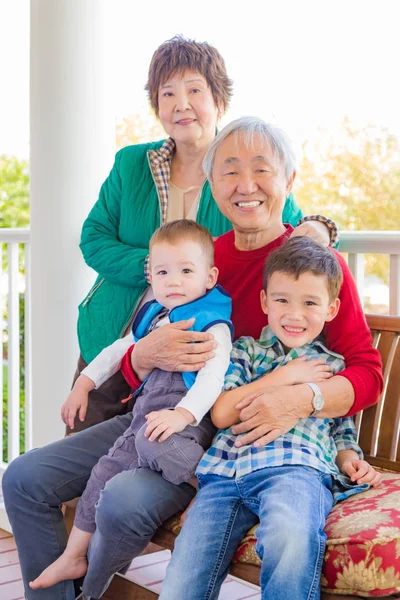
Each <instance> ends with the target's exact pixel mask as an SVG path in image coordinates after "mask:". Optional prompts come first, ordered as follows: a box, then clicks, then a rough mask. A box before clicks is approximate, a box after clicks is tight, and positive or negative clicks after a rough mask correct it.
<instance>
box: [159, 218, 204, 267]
mask: <svg viewBox="0 0 400 600" xmlns="http://www.w3.org/2000/svg"><path fill="white" fill-rule="evenodd" d="M183 240H190V241H193V242H197V243H198V244H199V245H200V246H201V248H202V249H203V252H204V254H205V256H206V257H207V259H208V260H209V264H210V267H212V266H214V242H213V239H212V235H211V233H210V232H209V231H208V229H206V228H205V227H203V225H199V223H196V221H192V220H190V219H178V220H176V221H170V222H169V223H165V225H162V226H161V227H159V228H158V229H156V230H155V232H154V233H153V235H152V236H151V239H150V256H151V251H152V249H153V248H154V246H155V245H156V244H162V243H163V242H167V243H168V244H178V243H179V242H182V241H183Z"/></svg>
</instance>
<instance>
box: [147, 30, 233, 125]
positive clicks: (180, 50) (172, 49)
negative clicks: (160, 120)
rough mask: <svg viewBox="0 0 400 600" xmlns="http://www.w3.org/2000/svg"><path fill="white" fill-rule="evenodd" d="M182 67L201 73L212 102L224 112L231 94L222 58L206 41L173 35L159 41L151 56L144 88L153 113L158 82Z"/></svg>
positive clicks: (155, 105)
mask: <svg viewBox="0 0 400 600" xmlns="http://www.w3.org/2000/svg"><path fill="white" fill-rule="evenodd" d="M185 71H195V72H197V73H200V75H202V76H203V77H204V79H205V80H206V81H207V83H208V85H209V87H210V89H211V93H212V95H213V98H214V102H215V104H216V106H217V107H218V108H220V109H221V111H222V112H223V113H224V112H225V111H226V110H227V108H228V106H229V101H230V99H231V97H232V81H231V79H229V77H228V74H227V72H226V67H225V61H224V59H223V58H222V56H221V55H220V53H219V52H218V50H217V49H216V48H214V46H211V45H210V44H208V43H207V42H196V41H195V40H189V39H186V38H184V37H183V36H181V35H176V36H175V37H173V38H172V39H170V40H167V41H166V42H164V43H163V44H161V46H159V47H158V48H157V50H156V51H155V52H154V54H153V58H152V59H151V63H150V67H149V77H148V80H147V83H146V86H145V90H146V91H147V92H148V95H149V100H150V105H151V107H152V109H153V110H154V112H155V113H156V115H157V116H158V108H159V107H158V90H159V88H160V86H161V85H163V84H164V83H165V82H166V81H168V79H169V78H170V77H171V76H173V75H175V74H181V73H184V72H185Z"/></svg>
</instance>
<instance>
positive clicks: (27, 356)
mask: <svg viewBox="0 0 400 600" xmlns="http://www.w3.org/2000/svg"><path fill="white" fill-rule="evenodd" d="M29 240H30V230H29V229H0V254H1V257H2V260H1V261H0V266H1V270H0V323H1V336H2V340H3V344H0V353H1V359H2V363H3V369H1V370H0V390H1V398H2V399H4V396H5V394H4V391H5V389H6V388H7V391H8V398H7V402H0V442H1V445H0V448H3V442H4V440H5V439H6V438H7V444H6V446H5V451H4V454H1V455H0V475H1V472H2V471H3V470H4V468H5V467H6V466H7V463H8V462H10V460H12V459H13V458H15V457H16V456H18V455H19V454H20V453H21V446H20V438H21V439H22V440H23V442H24V449H25V450H29V449H30V448H31V447H32V408H33V407H34V399H33V407H32V392H31V350H30V331H31V329H30V323H31V315H30V313H31V307H30V286H29V282H30V241H29ZM340 250H341V252H343V253H348V262H349V266H350V269H351V271H352V272H353V274H354V276H355V279H356V281H357V287H358V289H359V291H360V296H361V298H362V297H363V288H364V280H365V277H364V255H365V254H381V255H382V254H383V255H388V256H389V257H390V267H389V269H390V273H389V279H390V285H389V290H390V291H389V306H388V312H389V314H392V315H400V232H399V231H386V232H385V231H382V232H380V231H379V232H378V231H354V232H343V233H342V235H341V246H340ZM5 264H7V266H6V267H4V265H5ZM20 297H21V298H23V299H24V302H23V303H22V306H23V307H24V329H25V335H24V341H23V344H24V347H23V350H24V362H23V365H21V364H20V356H21V343H22V340H21V331H20V321H21V315H22V313H21V306H20ZM6 315H7V316H6ZM6 345H7V356H5V355H4V354H3V347H5V346H6ZM3 373H7V381H6V382H4V381H3ZM23 379H24V382H25V383H24V389H23V390H22V389H21V386H22V380H23ZM4 384H6V385H4ZM3 406H4V407H5V410H7V417H6V418H5V416H6V415H5V414H3ZM22 415H24V418H25V422H24V428H23V431H22V430H21V423H22V422H23V421H22ZM3 417H4V418H3Z"/></svg>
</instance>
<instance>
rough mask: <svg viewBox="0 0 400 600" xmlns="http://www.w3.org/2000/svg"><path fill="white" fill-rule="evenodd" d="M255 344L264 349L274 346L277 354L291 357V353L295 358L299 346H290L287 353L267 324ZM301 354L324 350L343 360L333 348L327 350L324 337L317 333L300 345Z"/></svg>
mask: <svg viewBox="0 0 400 600" xmlns="http://www.w3.org/2000/svg"><path fill="white" fill-rule="evenodd" d="M257 344H259V345H260V346H261V347H262V348H264V350H266V349H268V348H274V350H275V351H276V353H277V355H278V356H287V357H291V356H292V354H293V358H297V356H298V350H299V348H292V349H291V350H289V352H288V353H286V352H285V350H284V348H283V346H282V343H281V341H280V340H279V339H278V338H277V337H276V335H275V334H274V333H273V331H272V329H271V328H270V326H269V325H267V326H266V327H264V328H263V330H262V331H261V335H260V337H259V339H258V340H257ZM301 350H302V354H303V353H304V354H305V353H309V352H310V351H311V350H318V351H319V352H321V351H322V352H325V353H326V354H330V355H331V356H334V357H335V358H341V359H342V360H343V356H342V355H341V354H337V353H336V352H333V350H329V348H327V347H326V346H325V344H324V338H323V336H322V335H319V336H318V337H317V338H316V339H315V340H313V341H312V342H309V343H308V344H304V346H301Z"/></svg>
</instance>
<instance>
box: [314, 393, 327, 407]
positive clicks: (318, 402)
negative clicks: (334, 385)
mask: <svg viewBox="0 0 400 600" xmlns="http://www.w3.org/2000/svg"><path fill="white" fill-rule="evenodd" d="M324 404H325V402H324V397H323V395H322V394H315V396H314V399H313V406H314V409H315V410H322V409H323V408H324Z"/></svg>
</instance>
